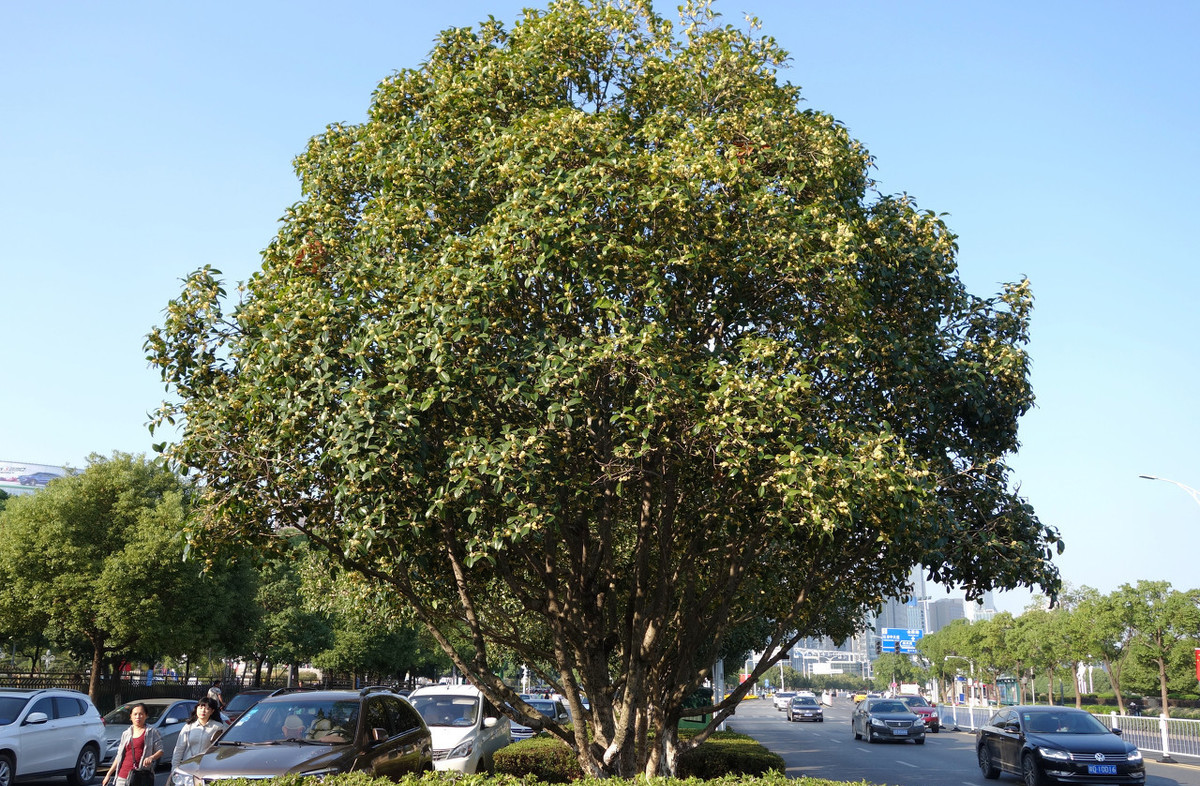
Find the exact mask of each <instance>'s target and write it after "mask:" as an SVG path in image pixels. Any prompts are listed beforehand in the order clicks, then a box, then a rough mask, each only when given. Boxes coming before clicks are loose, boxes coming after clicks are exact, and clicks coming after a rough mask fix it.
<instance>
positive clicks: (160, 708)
mask: <svg viewBox="0 0 1200 786" xmlns="http://www.w3.org/2000/svg"><path fill="white" fill-rule="evenodd" d="M139 704H141V705H142V706H144V707H145V708H146V726H147V728H151V729H158V733H159V734H161V735H162V741H163V756H162V758H161V759H159V760H158V766H159V767H166V766H169V765H170V763H171V751H173V750H175V741H176V740H177V739H179V732H180V730H181V729H183V724H185V723H187V721H188V718H189V717H190V716H191V714H192V713H193V712H194V711H195V710H196V700H195V699H141V700H140V701H130V702H126V703H125V704H122V705H121V706H120V707H117V708H116V709H115V710H113V711H112V712H110V713H108V714H107V715H105V716H104V761H106V762H107V761H112V757H113V756H115V755H116V753H117V748H118V747H119V746H120V744H121V734H122V732H124V731H125V730H126V729H128V728H129V727H130V725H132V724H131V722H130V720H129V713H130V711H131V710H132V709H133V708H134V707H136V706H137V705H139Z"/></svg>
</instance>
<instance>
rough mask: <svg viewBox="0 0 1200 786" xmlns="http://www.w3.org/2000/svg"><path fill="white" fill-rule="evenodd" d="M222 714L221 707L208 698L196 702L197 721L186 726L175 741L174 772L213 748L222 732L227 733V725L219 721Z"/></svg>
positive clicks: (172, 755)
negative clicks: (185, 762)
mask: <svg viewBox="0 0 1200 786" xmlns="http://www.w3.org/2000/svg"><path fill="white" fill-rule="evenodd" d="M220 712H221V705H220V704H218V703H217V702H216V700H214V699H210V698H209V697H207V696H205V697H204V698H202V699H200V701H198V702H196V719H195V720H193V721H190V722H189V723H186V724H184V727H183V728H182V729H180V730H179V738H178V739H176V740H175V752H174V753H172V754H171V769H172V770H174V769H175V768H176V767H178V766H179V765H180V764H182V763H183V762H184V761H186V760H187V759H190V758H192V757H193V756H199V755H200V754H201V753H205V752H207V751H208V749H209V748H211V747H212V744H213V742H214V741H215V740H216V739H217V737H219V736H221V732H223V731H225V724H224V723H221V721H220V720H218V718H220V717H221V715H220Z"/></svg>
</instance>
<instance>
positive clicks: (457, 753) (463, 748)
mask: <svg viewBox="0 0 1200 786" xmlns="http://www.w3.org/2000/svg"><path fill="white" fill-rule="evenodd" d="M474 747H475V741H474V740H467V741H466V742H460V743H459V744H458V746H457V747H455V748H454V750H452V751H450V752H449V753H448V754H446V758H447V759H465V758H467V757H468V756H470V755H471V751H472V750H473V749H474Z"/></svg>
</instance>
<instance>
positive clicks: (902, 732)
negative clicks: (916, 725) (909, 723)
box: [892, 729, 908, 737]
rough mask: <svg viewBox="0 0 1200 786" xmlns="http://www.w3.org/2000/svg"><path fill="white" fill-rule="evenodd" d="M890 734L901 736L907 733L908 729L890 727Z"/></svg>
mask: <svg viewBox="0 0 1200 786" xmlns="http://www.w3.org/2000/svg"><path fill="white" fill-rule="evenodd" d="M892 734H896V735H899V736H901V737H903V736H904V735H906V734H908V729H892Z"/></svg>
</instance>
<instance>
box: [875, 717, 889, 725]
mask: <svg viewBox="0 0 1200 786" xmlns="http://www.w3.org/2000/svg"><path fill="white" fill-rule="evenodd" d="M871 725H872V726H887V723H885V722H884V721H882V720H880V719H879V718H871Z"/></svg>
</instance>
